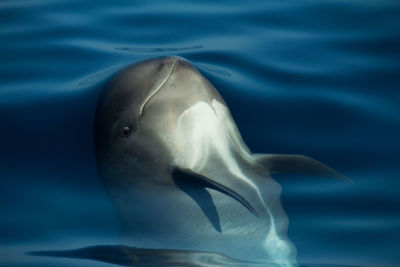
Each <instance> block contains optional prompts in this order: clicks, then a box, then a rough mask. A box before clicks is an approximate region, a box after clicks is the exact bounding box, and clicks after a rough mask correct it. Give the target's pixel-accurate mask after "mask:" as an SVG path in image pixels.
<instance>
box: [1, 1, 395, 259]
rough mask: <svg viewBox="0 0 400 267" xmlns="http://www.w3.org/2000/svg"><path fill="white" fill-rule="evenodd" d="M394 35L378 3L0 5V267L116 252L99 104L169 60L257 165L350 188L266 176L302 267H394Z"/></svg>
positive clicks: (389, 9) (386, 5) (387, 4)
mask: <svg viewBox="0 0 400 267" xmlns="http://www.w3.org/2000/svg"><path fill="white" fill-rule="evenodd" d="M399 29H400V2H399V1H388V0H383V1H382V0H373V1H361V0H352V1H342V0H336V1H325V0H324V1H317V0H316V1H255V0H251V1H229V2H228V1H226V2H219V1H154V0H152V1H118V3H117V2H113V1H111V2H107V1H82V2H81V1H66V0H65V1H61V0H60V1H47V0H41V1H34V0H31V1H1V2H0V62H1V64H0V204H1V206H0V265H9V266H17V265H18V266H23V265H26V266H30V265H32V264H33V263H36V264H38V265H40V266H47V265H49V266H52V265H57V266H61V265H63V264H64V265H65V266H69V265H70V264H74V263H75V264H77V263H79V264H86V265H88V266H91V265H94V266H101V265H100V264H99V263H98V262H97V263H95V262H90V261H84V260H81V261H76V262H74V260H71V259H68V260H61V259H51V258H40V257H32V256H28V255H24V253H25V252H26V251H29V250H40V249H73V248H78V247H82V246H90V245H98V244H115V243H116V242H117V235H118V231H119V225H118V220H117V218H116V215H115V211H114V209H113V207H112V205H111V203H110V202H109V199H108V197H107V195H106V193H105V191H104V189H103V187H102V184H101V182H100V180H99V177H98V175H97V171H96V168H95V160H94V151H93V137H92V131H93V130H92V127H93V119H94V112H95V108H96V102H97V98H98V95H99V93H100V91H101V89H102V86H103V84H104V82H105V81H106V80H107V78H109V77H110V76H111V75H112V74H113V73H115V72H116V71H118V70H120V69H121V68H123V67H124V66H126V65H128V64H130V63H132V62H136V61H138V60H141V59H144V58H149V57H155V56H163V55H180V56H183V57H185V58H187V59H189V60H190V61H192V62H193V63H194V64H195V65H196V66H197V67H198V68H199V69H200V70H201V71H202V72H203V73H204V75H206V76H207V77H208V78H209V80H210V81H211V82H212V83H213V84H214V85H215V87H216V88H217V89H218V90H219V91H220V93H221V94H222V96H223V97H224V98H225V100H226V102H227V103H228V105H229V107H230V108H231V112H232V114H233V117H234V119H235V121H236V122H237V124H238V127H239V130H240V132H241V133H242V135H243V138H244V140H245V142H246V143H247V145H248V146H249V147H250V148H251V150H252V151H253V152H267V153H299V154H305V155H308V156H312V157H314V158H317V159H319V160H321V161H323V162H325V163H328V164H329V165H331V166H333V167H335V168H336V169H338V170H339V171H341V172H342V173H344V174H345V175H347V176H348V177H351V178H352V179H354V180H355V183H353V184H349V183H344V182H340V181H331V180H328V179H323V178H311V177H298V176H290V175H280V176H275V178H276V179H277V180H278V181H279V182H280V183H281V184H282V186H283V196H282V199H283V205H284V207H285V210H286V212H287V213H288V215H289V218H290V228H289V238H290V239H291V240H292V241H293V242H294V244H295V245H296V247H297V249H298V261H299V262H307V263H336V264H354V265H357V264H359V265H360V264H361V265H395V264H396V263H397V264H400V251H399V241H398V240H399V239H400V194H399V191H400V189H399V187H400V180H399V178H400V177H399V174H398V169H399V165H400V157H399V152H400V93H399V89H400V88H399V87H400V86H399V85H400V30H399ZM46 264H47V265H46Z"/></svg>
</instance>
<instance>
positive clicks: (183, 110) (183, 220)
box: [94, 56, 344, 265]
mask: <svg viewBox="0 0 400 267" xmlns="http://www.w3.org/2000/svg"><path fill="white" fill-rule="evenodd" d="M94 135H95V150H96V163H97V168H98V170H99V173H100V176H101V178H102V180H103V183H104V185H105V188H106V190H107V192H108V194H109V196H110V199H111V201H112V202H113V204H114V206H115V208H116V210H117V215H118V217H119V220H120V223H121V242H123V243H124V244H128V245H132V246H135V247H143V248H152V249H182V250H195V251H212V252H216V253H222V254H225V255H228V256H232V257H234V258H238V259H242V260H255V261H262V262H268V263H276V264H285V265H291V264H296V248H295V246H294V245H293V244H292V242H291V241H290V240H289V239H288V237H287V229H288V217H287V215H286V214H285V211H284V209H283V207H282V204H281V201H280V195H281V187H280V185H279V184H278V183H277V182H276V181H275V180H273V179H272V177H271V175H270V174H271V173H276V172H287V173H302V174H312V175H323V176H329V177H334V178H341V179H344V177H343V176H342V175H341V174H339V173H338V172H336V171H335V170H333V169H332V168H330V167H328V166H327V165H324V164H322V163H320V162H319V161H317V160H314V159H312V158H309V157H306V156H302V155H276V154H254V153H252V152H251V151H250V150H249V148H248V147H247V146H246V144H245V143H244V141H243V140H242V137H241V135H240V133H239V131H238V129H237V126H236V125H235V122H234V121H233V119H232V116H231V114H230V111H229V109H228V106H227V104H226V103H225V101H224V100H223V99H222V97H221V95H220V94H219V93H218V92H217V90H216V89H215V88H214V87H213V86H212V84H211V83H210V82H209V81H208V80H207V79H206V78H205V77H204V76H203V75H202V74H201V73H200V72H199V71H198V70H197V69H196V68H195V67H194V66H193V65H192V64H191V63H189V62H188V61H187V60H185V59H183V58H180V57H175V56H169V57H162V58H155V59H149V60H145V61H141V62H139V63H136V64H133V65H130V66H128V67H126V68H125V69H123V70H122V71H120V72H119V73H117V74H116V75H115V76H114V77H112V78H111V79H110V81H109V82H108V83H107V85H106V86H105V88H104V90H103V91H102V94H101V96H100V99H99V102H98V106H97V111H96V117H95V127H94Z"/></svg>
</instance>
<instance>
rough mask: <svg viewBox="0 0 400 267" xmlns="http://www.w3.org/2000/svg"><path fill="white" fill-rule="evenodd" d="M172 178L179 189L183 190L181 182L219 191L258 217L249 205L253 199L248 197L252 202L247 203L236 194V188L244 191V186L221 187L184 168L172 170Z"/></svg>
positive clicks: (209, 179)
mask: <svg viewBox="0 0 400 267" xmlns="http://www.w3.org/2000/svg"><path fill="white" fill-rule="evenodd" d="M172 177H173V179H174V181H175V184H177V186H178V187H180V188H184V186H182V185H183V183H182V182H183V181H185V183H188V184H190V185H192V186H200V187H207V188H211V189H214V190H216V191H219V192H221V193H223V194H226V195H228V196H230V197H232V198H233V199H235V200H236V201H238V202H239V203H241V204H242V205H243V206H244V207H246V208H247V209H248V210H249V211H250V212H251V213H253V214H254V215H255V216H257V217H258V216H260V215H259V214H258V212H257V211H256V210H255V208H254V207H253V206H252V204H250V203H251V202H255V200H254V199H253V198H254V197H253V198H251V197H248V198H249V199H250V200H253V201H248V200H247V199H246V198H245V197H244V196H242V195H241V194H240V193H239V192H237V191H238V190H237V189H238V187H239V188H241V189H242V190H241V191H245V190H243V189H246V188H244V186H240V185H236V184H235V183H234V182H233V183H231V184H228V185H223V184H221V183H219V182H218V181H215V180H214V179H211V178H209V177H206V176H203V175H201V174H199V173H195V172H193V171H192V170H190V169H184V168H175V169H174V170H173V173H172ZM235 189H236V190H235ZM192 198H193V196H192ZM198 204H199V202H198ZM200 206H201V205H200Z"/></svg>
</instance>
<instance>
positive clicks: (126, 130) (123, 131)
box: [118, 124, 133, 138]
mask: <svg viewBox="0 0 400 267" xmlns="http://www.w3.org/2000/svg"><path fill="white" fill-rule="evenodd" d="M132 130H133V127H132V125H130V124H123V125H121V127H120V128H119V131H118V135H119V137H121V138H127V137H129V136H130V135H131V134H132Z"/></svg>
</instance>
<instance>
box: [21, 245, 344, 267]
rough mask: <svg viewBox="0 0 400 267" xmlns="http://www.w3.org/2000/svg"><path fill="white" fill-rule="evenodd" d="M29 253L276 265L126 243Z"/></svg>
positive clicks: (207, 266) (159, 262)
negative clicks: (127, 244) (124, 244)
mask: <svg viewBox="0 0 400 267" xmlns="http://www.w3.org/2000/svg"><path fill="white" fill-rule="evenodd" d="M27 254H28V255H32V256H45V257H58V258H72V259H89V260H96V261H102V262H108V263H113V264H117V265H122V266H137V267H139V266H160V267H164V266H165V267H167V266H168V267H172V266H175V267H178V266H182V267H219V266H220V267H224V266H232V267H267V266H271V267H273V266H280V265H278V264H273V263H265V262H255V261H242V260H237V259H233V258H230V257H227V256H225V255H222V254H218V253H213V252H201V251H189V250H167V249H144V248H134V247H127V246H93V247H85V248H80V249H73V250H50V251H31V252H28V253H27ZM301 266H303V267H308V266H310V267H311V266H312V267H335V266H336V267H340V266H350V265H337V264H301Z"/></svg>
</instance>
